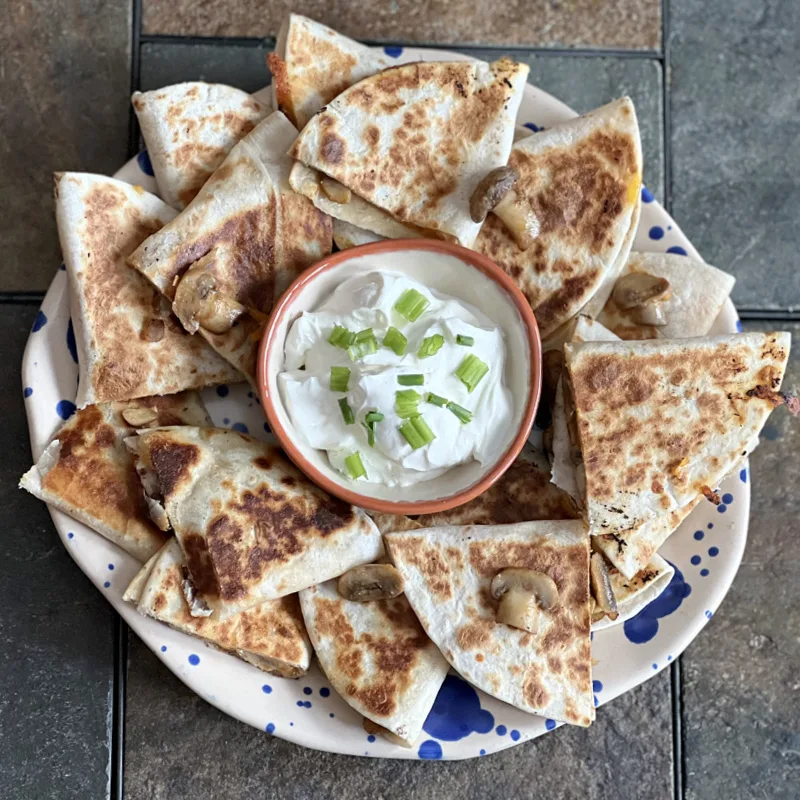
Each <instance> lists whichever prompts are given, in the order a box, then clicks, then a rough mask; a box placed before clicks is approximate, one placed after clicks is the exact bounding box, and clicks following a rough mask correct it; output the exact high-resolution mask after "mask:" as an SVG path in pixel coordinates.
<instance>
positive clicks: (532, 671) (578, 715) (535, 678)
mask: <svg viewBox="0 0 800 800" xmlns="http://www.w3.org/2000/svg"><path fill="white" fill-rule="evenodd" d="M385 539H386V548H387V550H388V553H389V557H390V558H391V560H392V561H393V563H394V564H395V566H396V567H397V568H398V569H399V570H400V572H401V573H402V575H403V578H404V579H405V594H406V597H407V598H408V602H409V603H410V604H411V607H412V608H413V609H414V611H415V613H416V614H417V617H418V618H419V620H420V622H421V623H422V626H423V627H424V628H425V631H426V633H427V634H428V636H430V637H431V639H432V640H433V641H434V642H435V643H436V645H437V646H438V647H439V649H440V650H441V651H442V654H443V655H444V657H445V658H446V659H447V660H448V661H449V662H450V664H451V666H453V667H454V668H455V669H456V670H458V672H460V673H461V674H462V675H463V676H464V677H465V678H466V679H467V680H468V681H469V682H470V683H472V684H473V685H475V686H477V687H478V688H479V689H482V690H483V691H485V692H487V693H488V694H490V695H492V696H494V697H497V698H498V699H499V700H503V701H505V702H506V703H511V705H514V706H516V707H517V708H519V709H521V710H522V711H527V712H529V713H532V714H540V715H543V716H547V717H550V718H552V719H556V720H562V721H563V722H569V723H571V724H573V725H581V726H587V725H589V724H591V722H592V720H593V719H594V704H593V696H592V664H591V645H590V642H589V635H590V630H589V622H590V621H589V537H588V536H587V534H586V530H585V528H584V525H583V523H582V522H580V521H574V520H573V521H569V520H564V521H560V522H552V521H550V522H522V523H518V524H515V525H485V526H466V527H458V526H452V527H442V528H423V529H422V530H419V531H407V532H404V533H391V534H389V535H388V536H386V537H385ZM512 566H513V567H525V568H528V569H533V570H536V571H537V572H544V573H546V574H548V575H549V576H550V577H551V578H553V580H554V581H555V582H556V585H557V586H558V590H559V604H558V605H557V606H556V607H555V608H554V609H553V610H551V611H545V610H540V616H539V630H538V632H537V633H527V632H526V631H522V630H518V629H517V628H512V627H510V626H508V625H503V624H501V623H498V622H496V621H495V614H496V605H497V603H496V601H494V600H492V599H491V595H490V590H489V587H490V584H491V581H492V578H493V577H494V576H495V575H496V574H497V573H498V572H500V571H502V570H503V569H505V568H507V567H512Z"/></svg>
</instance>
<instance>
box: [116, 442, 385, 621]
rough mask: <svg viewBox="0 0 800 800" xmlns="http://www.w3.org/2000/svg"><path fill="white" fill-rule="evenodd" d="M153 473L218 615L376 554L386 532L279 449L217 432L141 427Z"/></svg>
mask: <svg viewBox="0 0 800 800" xmlns="http://www.w3.org/2000/svg"><path fill="white" fill-rule="evenodd" d="M127 444H128V445H129V446H130V447H131V448H132V450H133V451H134V452H135V453H136V455H137V457H138V459H139V462H140V470H143V471H149V472H150V473H151V476H152V478H153V479H154V480H155V482H156V484H157V486H158V489H159V499H162V500H163V504H164V508H165V510H166V513H167V516H168V518H169V521H170V523H171V524H172V528H173V530H174V531H175V535H176V536H177V538H178V541H179V542H180V544H181V547H182V549H183V552H184V553H185V555H186V562H187V567H188V569H189V573H190V575H191V578H192V581H193V583H194V586H195V588H196V590H197V592H198V593H199V594H200V595H201V596H202V597H203V599H204V600H206V602H207V603H208V605H209V607H210V608H211V609H212V610H213V611H215V612H216V611H219V613H220V615H221V616H228V615H230V614H231V613H234V612H237V611H242V610H244V609H246V608H250V607H252V606H255V605H258V604H259V603H262V602H264V601H265V600H274V599H276V598H278V597H283V596H284V595H287V594H291V593H292V592H296V591H298V590H299V589H304V588H305V587H307V586H311V585H312V584H314V583H320V582H322V581H326V580H328V579H329V578H332V577H335V576H336V575H341V574H342V573H343V572H345V571H346V570H348V569H350V568H351V567H354V566H357V565H358V564H365V563H369V562H371V561H374V560H375V559H377V558H378V557H379V556H380V555H381V554H382V552H383V545H382V543H381V536H380V532H379V531H378V529H377V528H376V527H375V525H374V523H373V522H372V520H370V518H369V517H368V516H367V515H366V514H365V513H364V512H363V511H361V510H360V509H356V508H353V507H352V506H350V505H348V504H347V503H343V502H342V501H340V500H336V499H334V498H333V497H330V496H329V495H327V494H326V493H325V492H323V491H322V490H321V489H319V488H318V487H317V486H316V485H314V484H313V483H311V481H309V480H308V479H307V478H306V477H305V476H304V475H303V474H302V473H301V472H300V471H299V470H297V469H296V468H295V467H294V466H293V465H292V464H291V463H290V462H289V461H288V460H287V459H286V457H285V456H284V455H283V453H282V452H281V451H280V450H279V449H278V448H277V447H274V446H272V445H267V444H264V443H263V442H258V441H256V440H255V439H251V438H250V437H249V436H245V435H244V434H241V433H237V432H236V431H230V430H222V429H219V428H206V429H204V428H161V429H159V430H155V431H140V435H139V436H137V437H132V438H131V439H129V440H128V442H127Z"/></svg>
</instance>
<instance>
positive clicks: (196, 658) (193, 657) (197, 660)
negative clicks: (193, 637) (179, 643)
mask: <svg viewBox="0 0 800 800" xmlns="http://www.w3.org/2000/svg"><path fill="white" fill-rule="evenodd" d="M189 663H190V664H191V665H192V666H193V667H196V666H197V665H198V664H199V663H200V656H198V655H195V654H194V653H192V654H191V655H190V656H189Z"/></svg>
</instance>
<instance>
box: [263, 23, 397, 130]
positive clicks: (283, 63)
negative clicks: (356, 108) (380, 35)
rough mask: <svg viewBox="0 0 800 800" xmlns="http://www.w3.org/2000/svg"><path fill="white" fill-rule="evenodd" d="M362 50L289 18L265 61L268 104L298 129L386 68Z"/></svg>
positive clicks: (387, 61) (386, 62) (385, 62)
mask: <svg viewBox="0 0 800 800" xmlns="http://www.w3.org/2000/svg"><path fill="white" fill-rule="evenodd" d="M392 63H393V62H392V61H391V60H390V59H388V58H384V57H382V56H380V55H378V53H376V52H375V51H374V50H372V48H370V47H367V46H366V45H363V44H360V43H359V42H354V41H353V40H352V39H348V38H347V37H346V36H342V34H341V33H337V32H336V31H335V30H333V29H332V28H328V27H327V26H325V25H322V24H320V23H319V22H315V21H314V20H312V19H308V17H302V16H300V15H299V14H289V16H288V18H287V19H286V20H285V21H284V23H283V25H282V26H281V29H280V31H279V33H278V39H277V42H276V45H275V52H274V53H271V54H270V55H269V56H268V57H267V64H268V65H269V68H270V70H271V71H272V91H273V95H272V97H273V104H274V106H275V109H276V110H277V111H282V112H283V113H284V114H286V116H287V117H288V118H289V119H290V120H291V121H292V122H293V123H294V124H295V125H296V126H297V127H298V128H300V129H302V128H304V127H305V125H306V123H307V122H308V121H309V120H310V119H311V117H312V116H314V114H316V113H317V112H318V111H319V110H320V109H321V108H322V107H323V106H324V105H325V104H326V103H329V102H330V101H331V100H333V99H334V97H336V96H337V95H339V94H341V93H342V92H343V91H344V90H345V89H347V88H348V87H350V86H352V85H353V84H354V83H357V82H358V81H360V80H361V79H362V78H366V77H368V76H369V75H374V74H375V73H376V72H380V71H381V70H383V69H386V68H387V67H389V66H391V65H392Z"/></svg>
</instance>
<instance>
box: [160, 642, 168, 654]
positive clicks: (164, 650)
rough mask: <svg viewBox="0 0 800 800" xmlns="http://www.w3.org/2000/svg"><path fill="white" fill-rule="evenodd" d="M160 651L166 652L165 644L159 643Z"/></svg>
mask: <svg viewBox="0 0 800 800" xmlns="http://www.w3.org/2000/svg"><path fill="white" fill-rule="evenodd" d="M161 652H162V653H166V652H167V646H166V645H165V644H162V645H161Z"/></svg>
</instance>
